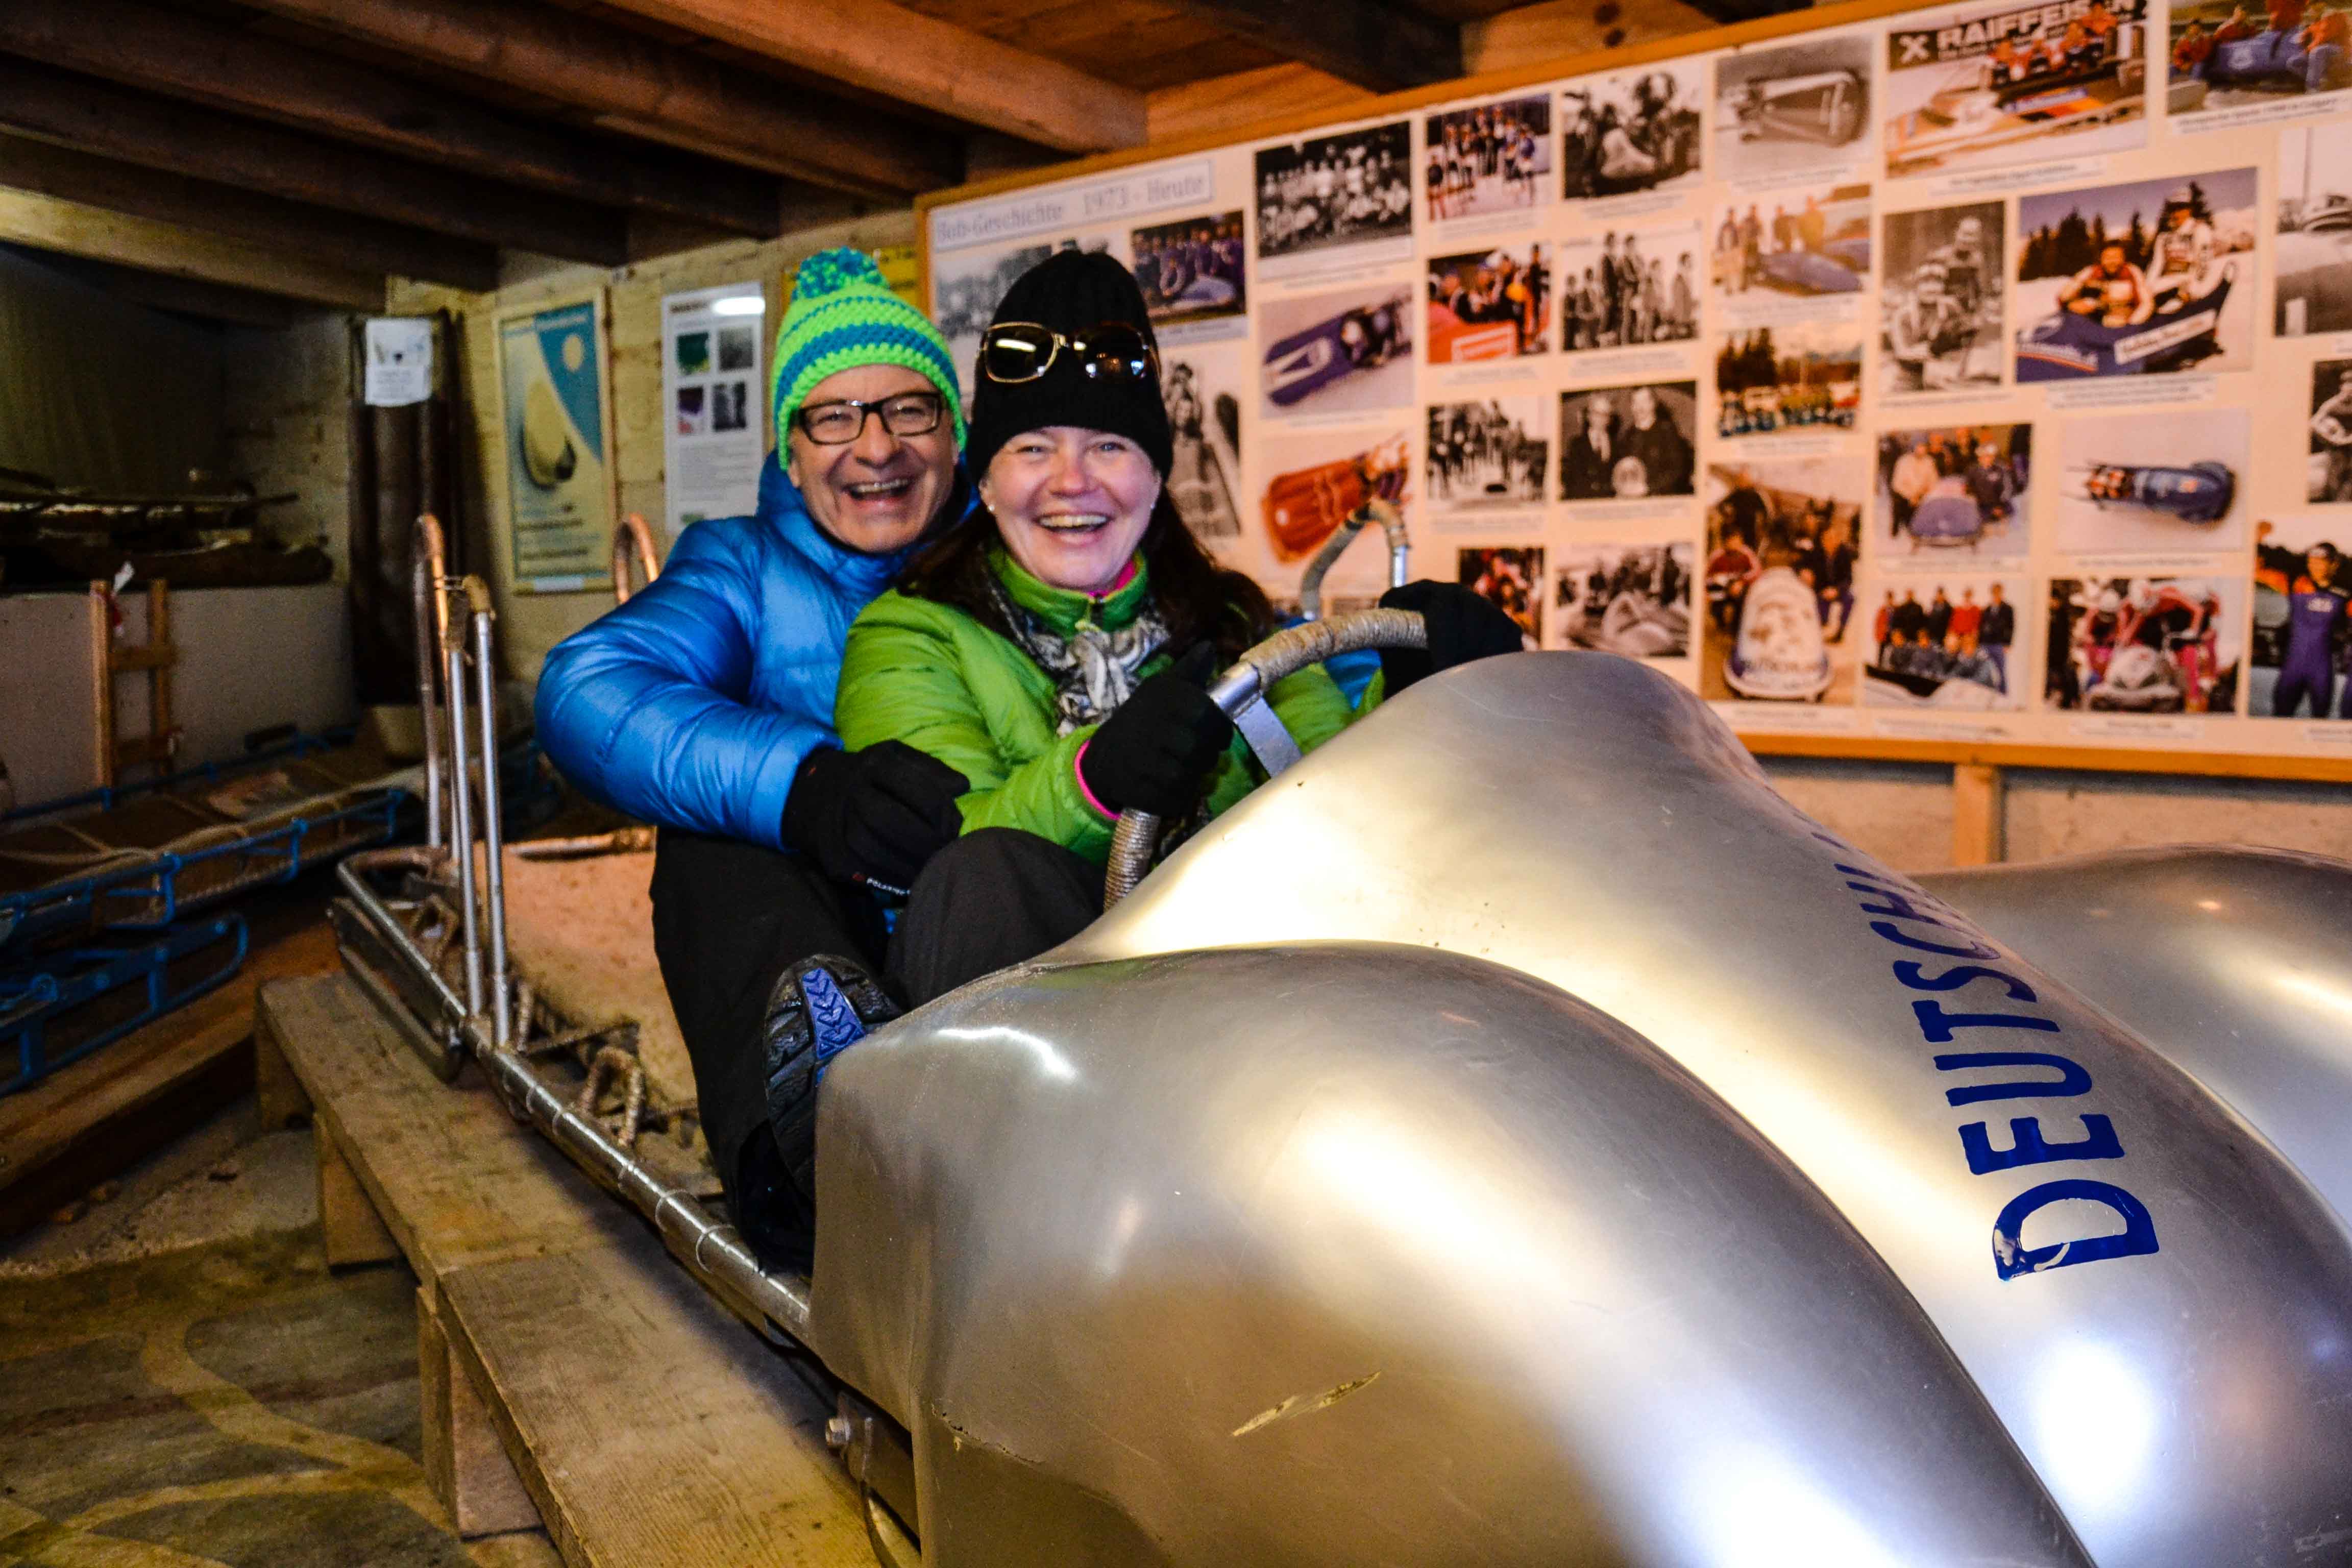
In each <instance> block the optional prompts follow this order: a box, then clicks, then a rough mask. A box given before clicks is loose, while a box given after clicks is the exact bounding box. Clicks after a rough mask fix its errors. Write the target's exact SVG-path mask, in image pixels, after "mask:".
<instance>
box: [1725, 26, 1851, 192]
mask: <svg viewBox="0 0 2352 1568" xmlns="http://www.w3.org/2000/svg"><path fill="white" fill-rule="evenodd" d="M1874 52H1875V50H1874V47H1873V39H1872V37H1871V36H1870V35H1868V34H1865V33H1843V34H1839V35H1835V36H1832V37H1822V38H1805V39H1802V40H1801V41H1799V42H1796V43H1790V44H1774V45H1769V46H1766V47H1758V48H1752V49H1739V50H1736V51H1734V52H1732V53H1730V54H1726V55H1720V56H1717V58H1716V62H1715V177H1716V178H1717V179H1719V180H1753V179H1759V178H1761V177H1764V176H1768V175H1773V174H1796V173H1799V172H1801V171H1802V170H1806V169H1821V168H1836V167H1840V166H1843V165H1846V164H1851V163H1856V162H1858V161H1859V160H1860V159H1861V158H1862V157H1863V156H1864V154H1866V153H1868V152H1869V151H1870V139H1869V137H1870V65H1871V56H1872V55H1873V54H1874Z"/></svg>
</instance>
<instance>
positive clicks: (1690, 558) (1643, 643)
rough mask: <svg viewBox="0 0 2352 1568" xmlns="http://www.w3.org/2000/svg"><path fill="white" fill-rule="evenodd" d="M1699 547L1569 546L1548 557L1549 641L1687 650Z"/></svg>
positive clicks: (1633, 651) (1621, 649) (1641, 651)
mask: <svg viewBox="0 0 2352 1568" xmlns="http://www.w3.org/2000/svg"><path fill="white" fill-rule="evenodd" d="M1697 558H1698V547H1697V546H1696V545H1695V544H1693V543H1692V542H1690V541H1688V540H1686V539H1684V540H1676V541H1675V542H1672V543H1670V544H1574V545H1570V547H1569V548H1567V549H1565V550H1561V551H1559V552H1555V553H1554V555H1553V557H1552V563H1553V564H1552V589H1551V611H1550V615H1549V622H1550V624H1549V626H1548V627H1547V628H1546V636H1547V637H1548V639H1549V640H1548V641H1547V643H1546V645H1545V646H1547V647H1585V648H1591V649H1593V650H1595V651H1597V652H1600V653H1613V654H1617V655H1620V656H1622V658H1684V657H1685V656H1686V655H1688V654H1689V652H1690V616H1691V583H1692V581H1693V576H1694V574H1693V571H1692V568H1693V566H1694V564H1695V563H1696V561H1697Z"/></svg>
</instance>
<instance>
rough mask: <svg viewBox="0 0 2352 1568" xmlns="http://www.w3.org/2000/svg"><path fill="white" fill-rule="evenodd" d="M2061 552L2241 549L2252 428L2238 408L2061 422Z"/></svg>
mask: <svg viewBox="0 0 2352 1568" xmlns="http://www.w3.org/2000/svg"><path fill="white" fill-rule="evenodd" d="M2058 429H2059V447H2060V450H2059V465H2058V468H2057V469H2056V470H2055V472H2056V476H2057V479H2058V548H2059V549H2061V550H2063V551H2066V552H2070V553H2073V554H2089V555H2179V554H2180V553H2182V552H2200V551H2228V552H2231V554H2237V553H2238V552H2242V551H2243V550H2244V549H2245V548H2246V506H2247V499H2246V484H2247V480H2248V479H2249V478H2250V477H2251V472H2250V468H2249V462H2250V454H2251V453H2252V446H2253V424H2252V417H2251V416H2250V415H2249V414H2248V413H2247V411H2246V410H2245V409H2242V408H2196V409H2189V408H2151V409H2148V410H2147V411H2145V412H2143V413H2138V414H2126V415H2120V416H2109V417H2105V418H2091V417H2086V416H2075V417H2074V418H2070V419H2065V420H2062V421H2060V422H2059V426H2058Z"/></svg>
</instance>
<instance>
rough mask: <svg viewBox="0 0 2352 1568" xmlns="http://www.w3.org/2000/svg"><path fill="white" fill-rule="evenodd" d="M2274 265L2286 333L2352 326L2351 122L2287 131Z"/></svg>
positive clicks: (2279, 327)
mask: <svg viewBox="0 0 2352 1568" xmlns="http://www.w3.org/2000/svg"><path fill="white" fill-rule="evenodd" d="M2271 267H2272V270H2273V276H2274V277H2275V278H2276V279H2277V283H2276V289H2277V303H2276V306H2275V307H2274V308H2275V310H2276V312H2277V319H2276V321H2275V323H2274V326H2273V330H2274V331H2277V333H2278V334H2279V335H2280V336H2281V337H2286V338H2300V337H2305V336H2307V335H2310V334H2313V333H2318V332H2345V331H2352V137H2347V136H2346V135H2345V134H2344V130H2343V127H2341V126H2339V125H2328V126H2308V125H2305V126H2295V127H2292V128H2290V129H2288V130H2285V131H2282V132H2279V179H2278V237H2277V238H2276V239H2275V240H2273V242H2272V246H2271Z"/></svg>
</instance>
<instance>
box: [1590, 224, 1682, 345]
mask: <svg viewBox="0 0 2352 1568" xmlns="http://www.w3.org/2000/svg"><path fill="white" fill-rule="evenodd" d="M1698 242H1699V229H1698V225H1696V224H1695V223H1670V224H1658V225H1628V226H1625V227H1623V228H1609V229H1604V230H1602V231H1601V233H1599V234H1593V233H1590V232H1587V233H1583V234H1580V235H1577V236H1574V237H1570V239H1569V240H1567V241H1566V242H1565V243H1564V244H1562V245H1561V246H1560V247H1559V254H1560V269H1559V289H1560V299H1559V321H1560V345H1561V347H1562V348H1563V349H1565V350H1566V351H1567V352H1568V353H1590V352H1591V351H1593V350H1596V349H1624V348H1640V347H1643V345H1646V344H1650V343H1680V342H1690V341H1691V340H1692V339H1694V338H1696V337H1697V336H1698V310H1699V298H1698V297H1699V288H1700V283H1699V271H1698Z"/></svg>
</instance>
